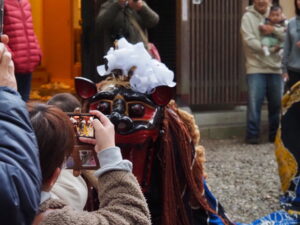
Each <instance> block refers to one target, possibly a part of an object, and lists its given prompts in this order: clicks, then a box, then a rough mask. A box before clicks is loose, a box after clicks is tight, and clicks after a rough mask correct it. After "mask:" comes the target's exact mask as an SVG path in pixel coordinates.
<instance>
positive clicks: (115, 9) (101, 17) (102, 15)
mask: <svg viewBox="0 0 300 225" xmlns="http://www.w3.org/2000/svg"><path fill="white" fill-rule="evenodd" d="M123 8H124V7H122V6H121V4H120V3H119V0H113V1H111V0H108V1H106V2H105V3H103V4H102V5H101V8H100V11H99V13H98V15H97V18H96V26H97V29H99V30H104V29H107V28H109V27H110V26H111V25H113V23H114V20H115V17H116V15H117V14H118V13H119V12H121V10H123Z"/></svg>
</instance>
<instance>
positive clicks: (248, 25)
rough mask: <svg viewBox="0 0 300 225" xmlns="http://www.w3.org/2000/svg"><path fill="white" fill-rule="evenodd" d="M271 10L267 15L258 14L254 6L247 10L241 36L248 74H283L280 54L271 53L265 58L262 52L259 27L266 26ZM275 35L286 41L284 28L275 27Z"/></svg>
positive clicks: (243, 19)
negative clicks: (266, 19)
mask: <svg viewBox="0 0 300 225" xmlns="http://www.w3.org/2000/svg"><path fill="white" fill-rule="evenodd" d="M268 14H269V10H268V11H267V13H266V14H265V15H261V14H260V13H259V12H257V11H256V10H255V9H254V7H253V6H249V7H247V8H246V13H245V14H244V16H243V18H242V23H241V34H242V39H243V43H244V51H245V57H246V72H247V74H253V73H275V74H281V72H282V71H281V57H280V56H279V54H278V53H274V52H273V53H271V55H270V56H265V55H264V53H263V50H262V44H261V41H260V40H261V38H262V36H261V33H260V31H259V25H261V24H264V22H265V18H266V17H267V16H268ZM273 34H274V35H276V36H277V37H278V38H279V39H281V40H283V39H284V35H285V34H284V28H283V27H280V28H279V27H274V33H273Z"/></svg>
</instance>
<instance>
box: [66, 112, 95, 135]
mask: <svg viewBox="0 0 300 225" xmlns="http://www.w3.org/2000/svg"><path fill="white" fill-rule="evenodd" d="M69 116H70V120H71V122H72V124H73V127H74V131H75V134H76V136H77V137H88V138H93V137H94V136H95V135H94V128H93V123H92V122H93V120H94V116H93V115H88V114H69Z"/></svg>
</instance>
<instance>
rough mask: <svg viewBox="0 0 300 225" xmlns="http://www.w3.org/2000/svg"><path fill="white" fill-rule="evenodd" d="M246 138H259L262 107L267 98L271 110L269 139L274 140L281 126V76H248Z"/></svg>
mask: <svg viewBox="0 0 300 225" xmlns="http://www.w3.org/2000/svg"><path fill="white" fill-rule="evenodd" d="M247 84H248V108H247V134H246V138H259V136H260V120H261V107H262V104H263V102H264V99H265V97H266V98H267V100H268V110H269V138H270V139H274V137H275V135H276V132H277V128H278V125H279V119H280V118H279V117H280V105H281V97H282V94H283V80H282V77H281V75H280V74H248V75H247Z"/></svg>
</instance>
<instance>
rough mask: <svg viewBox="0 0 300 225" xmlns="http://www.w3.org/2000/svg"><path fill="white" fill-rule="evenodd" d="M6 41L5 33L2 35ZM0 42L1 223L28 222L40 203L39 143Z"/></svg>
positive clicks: (7, 57)
mask: <svg viewBox="0 0 300 225" xmlns="http://www.w3.org/2000/svg"><path fill="white" fill-rule="evenodd" d="M1 42H2V43H5V44H7V42H8V38H7V36H3V35H2V36H1ZM2 43H0V136H1V139H0V180H1V185H0V199H1V200H0V212H1V213H0V223H1V224H9V225H23V224H24V225H25V224H26V225H30V224H32V221H33V219H34V217H35V214H36V212H37V210H38V207H39V203H40V188H41V180H42V178H41V171H40V166H39V159H38V147H37V143H36V138H35V135H34V132H33V130H32V126H31V123H30V120H29V116H28V112H27V110H26V106H25V103H24V102H23V101H22V99H21V97H20V95H19V94H18V92H17V84H16V80H15V76H14V65H13V62H12V60H11V54H10V53H9V52H8V50H7V49H6V48H5V46H4V44H2Z"/></svg>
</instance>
